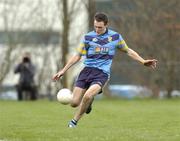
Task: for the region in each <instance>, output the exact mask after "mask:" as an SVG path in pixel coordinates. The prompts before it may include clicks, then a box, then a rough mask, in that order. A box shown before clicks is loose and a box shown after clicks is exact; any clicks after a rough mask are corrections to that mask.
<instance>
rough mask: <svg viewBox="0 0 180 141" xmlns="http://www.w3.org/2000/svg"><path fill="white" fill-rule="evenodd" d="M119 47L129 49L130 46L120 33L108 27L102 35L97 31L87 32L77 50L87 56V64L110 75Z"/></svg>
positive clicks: (85, 62)
mask: <svg viewBox="0 0 180 141" xmlns="http://www.w3.org/2000/svg"><path fill="white" fill-rule="evenodd" d="M117 48H119V49H121V50H127V48H128V46H127V45H126V43H125V41H124V40H123V38H122V36H121V35H120V34H119V33H117V32H115V31H113V30H110V29H107V30H106V32H105V33H104V34H101V35H98V34H97V33H96V32H95V31H91V32H89V33H87V34H86V35H85V36H84V37H83V39H82V41H81V44H80V46H79V47H78V48H77V52H78V53H79V54H80V55H83V56H85V60H84V64H85V66H87V67H95V68H98V69H100V70H102V71H103V72H104V73H107V74H108V75H110V68H111V64H112V59H113V57H114V55H115V51H116V49H117Z"/></svg>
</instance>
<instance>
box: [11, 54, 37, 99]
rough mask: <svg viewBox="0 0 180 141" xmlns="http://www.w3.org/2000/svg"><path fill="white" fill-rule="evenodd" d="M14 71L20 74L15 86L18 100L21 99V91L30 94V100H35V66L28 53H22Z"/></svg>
mask: <svg viewBox="0 0 180 141" xmlns="http://www.w3.org/2000/svg"><path fill="white" fill-rule="evenodd" d="M14 73H19V74H20V78H19V83H18V85H17V87H16V88H17V93H18V100H23V92H28V93H26V94H30V100H36V99H37V91H36V86H35V83H34V75H35V66H34V65H33V64H32V63H31V59H30V54H29V53H25V54H24V56H23V58H22V62H21V63H19V64H18V65H17V66H16V68H15V70H14ZM26 97H27V95H26Z"/></svg>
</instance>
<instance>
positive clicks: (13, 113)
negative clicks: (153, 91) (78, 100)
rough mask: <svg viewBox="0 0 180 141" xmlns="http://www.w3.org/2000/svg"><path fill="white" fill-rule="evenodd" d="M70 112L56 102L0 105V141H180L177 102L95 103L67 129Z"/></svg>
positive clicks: (179, 110)
mask: <svg viewBox="0 0 180 141" xmlns="http://www.w3.org/2000/svg"><path fill="white" fill-rule="evenodd" d="M74 111H75V110H74V109H73V108H71V107H69V106H64V105H61V104H60V103H58V102H56V101H53V102H50V101H34V102H30V101H25V102H17V101H0V141H180V99H173V100H125V101H123V100H96V101H95V102H94V104H93V111H92V113H91V114H89V115H85V116H84V117H83V118H82V120H81V121H80V122H79V124H78V127H77V128H75V129H69V128H68V127H67V123H68V121H69V120H70V119H71V118H72V117H73V114H74Z"/></svg>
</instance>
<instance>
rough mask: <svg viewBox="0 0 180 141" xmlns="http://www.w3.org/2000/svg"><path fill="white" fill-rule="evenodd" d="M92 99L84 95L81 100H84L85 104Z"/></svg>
mask: <svg viewBox="0 0 180 141" xmlns="http://www.w3.org/2000/svg"><path fill="white" fill-rule="evenodd" d="M92 98H93V96H91V95H84V98H83V100H84V101H85V102H87V101H90V100H91V99H92Z"/></svg>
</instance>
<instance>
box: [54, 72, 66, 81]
mask: <svg viewBox="0 0 180 141" xmlns="http://www.w3.org/2000/svg"><path fill="white" fill-rule="evenodd" d="M63 75H64V72H63V71H59V72H58V73H56V74H55V75H54V76H53V77H52V80H53V81H57V80H59V78H61V77H62V76H63Z"/></svg>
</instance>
